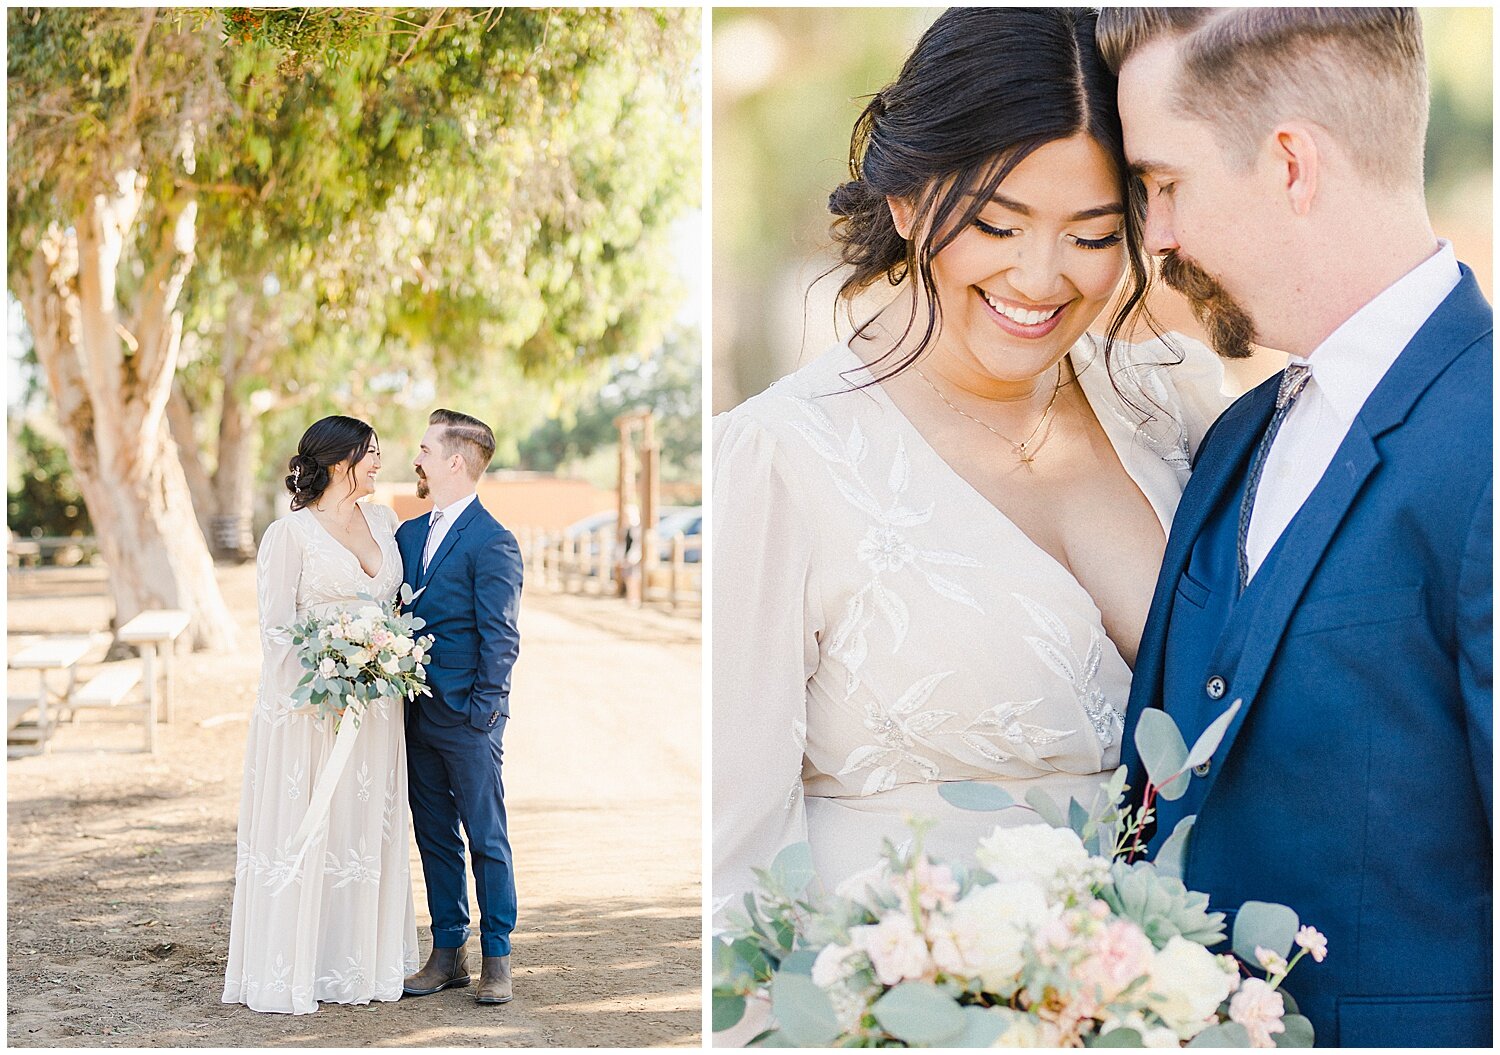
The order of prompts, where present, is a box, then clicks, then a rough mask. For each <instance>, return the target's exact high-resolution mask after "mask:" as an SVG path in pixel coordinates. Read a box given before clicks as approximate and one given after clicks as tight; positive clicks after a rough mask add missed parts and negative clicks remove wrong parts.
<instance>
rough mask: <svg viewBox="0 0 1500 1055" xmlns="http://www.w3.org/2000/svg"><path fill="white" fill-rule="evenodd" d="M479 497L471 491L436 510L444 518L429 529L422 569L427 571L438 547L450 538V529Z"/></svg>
mask: <svg viewBox="0 0 1500 1055" xmlns="http://www.w3.org/2000/svg"><path fill="white" fill-rule="evenodd" d="M478 497H479V495H478V494H476V493H475V492H473V491H470V492H469V493H468V494H466V495H464V496H463V497H462V498H460V499H459V500H458V501H457V502H454V503H453V504H452V505H448V506H444V507H443V508H442V509H440V510H434V512H440V513H442V514H443V516H442V519H441V520H439V521H438V522H437V523H436V524H433V525H432V527H431V528H430V529H428V532H427V546H426V548H425V549H423V550H422V567H423V569H424V570H425V569H426V567H427V564H428V562H429V561H431V560H432V555H433V554H434V553H436V552H437V551H438V547H439V546H441V545H442V544H443V539H445V538H446V537H447V536H448V529H449V528H450V527H452V526H453V522H454V521H455V520H457V519H458V518H459V517H460V516H461V515H462V514H463V511H464V510H465V509H468V508H469V503H470V502H472V501H474V499H476V498H478Z"/></svg>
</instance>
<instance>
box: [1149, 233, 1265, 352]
mask: <svg viewBox="0 0 1500 1055" xmlns="http://www.w3.org/2000/svg"><path fill="white" fill-rule="evenodd" d="M1161 277H1162V281H1164V282H1165V283H1166V284H1167V285H1168V286H1171V287H1172V288H1173V289H1175V290H1176V291H1177V292H1179V293H1181V294H1182V295H1183V296H1185V297H1187V299H1188V304H1189V306H1191V307H1192V309H1193V314H1194V315H1195V316H1197V318H1198V321H1199V322H1201V323H1202V324H1203V326H1204V328H1205V329H1207V330H1208V343H1209V345H1210V346H1212V348H1213V350H1214V351H1216V352H1218V353H1219V354H1220V355H1221V356H1223V357H1224V358H1225V359H1248V358H1249V357H1250V356H1251V355H1252V354H1253V353H1254V351H1255V348H1254V344H1255V323H1254V322H1253V321H1251V319H1250V315H1249V313H1248V312H1246V311H1245V309H1244V308H1242V307H1240V306H1239V303H1238V302H1237V301H1236V300H1235V299H1234V298H1233V297H1231V296H1230V295H1229V293H1228V291H1226V290H1225V289H1224V287H1223V286H1221V285H1219V282H1218V280H1217V279H1215V278H1214V277H1213V276H1212V275H1210V274H1209V273H1208V272H1206V271H1204V270H1203V269H1202V268H1200V267H1199V266H1198V265H1197V264H1194V263H1191V262H1189V261H1187V260H1184V259H1183V258H1182V257H1181V256H1179V255H1178V254H1177V252H1176V251H1175V250H1174V251H1172V252H1169V253H1167V254H1165V255H1164V256H1163V257H1162V258H1161Z"/></svg>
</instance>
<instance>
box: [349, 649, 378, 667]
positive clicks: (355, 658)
mask: <svg viewBox="0 0 1500 1055" xmlns="http://www.w3.org/2000/svg"><path fill="white" fill-rule="evenodd" d="M373 656H374V653H372V652H371V651H370V650H369V649H367V648H362V649H360V650H359V651H358V652H356V653H354V655H352V656H350V657H349V662H350V664H351V665H353V666H356V667H362V666H364V665H365V664H366V663H368V662H370V660H371V658H373Z"/></svg>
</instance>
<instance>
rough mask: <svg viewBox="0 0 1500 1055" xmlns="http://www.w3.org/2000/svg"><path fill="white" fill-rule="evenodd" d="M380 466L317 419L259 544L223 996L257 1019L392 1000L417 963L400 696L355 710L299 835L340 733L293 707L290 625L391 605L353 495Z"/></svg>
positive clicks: (390, 526) (347, 434) (390, 540)
mask: <svg viewBox="0 0 1500 1055" xmlns="http://www.w3.org/2000/svg"><path fill="white" fill-rule="evenodd" d="M379 469H380V448H379V445H378V443H377V441H376V437H375V430H374V429H372V428H371V427H370V426H369V425H367V424H365V423H364V422H363V421H359V420H357V419H355V418H349V417H343V416H337V415H336V416H333V417H327V418H323V419H322V420H320V421H317V422H314V423H313V424H312V426H311V427H310V428H308V430H307V431H306V432H305V433H303V435H302V440H301V442H300V443H299V444H298V445H297V453H296V455H295V456H294V457H293V458H292V459H291V462H290V463H289V465H288V471H289V473H290V475H289V476H287V478H286V486H287V490H289V491H290V492H291V493H292V512H291V514H290V515H288V516H285V517H282V518H281V519H280V520H277V521H276V522H275V523H273V524H272V525H271V526H270V528H269V529H267V531H266V534H265V537H264V538H263V539H262V540H261V545H260V554H259V557H258V559H257V563H256V582H257V587H258V595H259V600H260V627H261V651H262V666H261V678H260V692H259V695H258V697H257V699H256V705H255V711H254V713H253V714H252V715H251V718H250V732H249V742H248V744H247V745H246V748H245V775H244V783H243V785H242V790H241V793H240V821H239V835H238V840H237V847H238V855H237V862H236V865H235V885H234V909H233V915H232V917H231V921H230V929H229V964H228V967H227V970H226V971H225V978H224V995H223V998H222V999H223V1000H224V1002H226V1003H241V1004H246V1005H248V1006H249V1007H250V1008H252V1009H253V1010H255V1011H278V1012H290V1013H292V1014H298V1015H301V1014H308V1013H310V1012H313V1011H316V1010H317V1009H318V1002H319V1001H332V1002H336V1003H343V1004H365V1003H369V1002H370V1001H371V1000H399V999H400V998H401V985H402V980H403V978H404V977H405V976H406V975H407V974H409V973H410V972H411V971H413V970H415V969H416V966H417V928H416V916H415V913H414V911H413V908H412V887H411V874H410V869H409V856H408V855H409V849H408V847H409V841H408V836H407V831H408V825H409V821H408V816H409V815H408V813H407V799H406V746H405V740H404V738H403V735H402V704H401V701H399V700H390V701H384V702H383V704H381V703H377V704H374V705H372V706H370V707H369V708H368V709H367V710H366V711H365V712H364V714H363V715H362V716H361V719H360V723H359V728H358V732H357V738H356V740H355V742H354V748H353V754H352V755H351V756H350V757H349V758H348V760H347V763H346V764H345V767H344V770H343V772H342V774H341V775H339V777H338V779H337V782H336V783H335V784H333V785H332V798H331V800H327V806H326V807H325V808H326V816H322V817H321V818H320V817H317V816H315V817H314V818H312V821H313V822H314V823H313V824H312V825H311V835H310V836H308V837H305V840H304V841H305V845H302V844H299V843H298V840H297V836H299V835H303V834H304V833H302V832H299V828H301V827H302V825H303V822H304V819H305V818H307V815H308V812H309V809H310V808H313V809H315V810H316V808H317V807H318V805H319V803H318V802H317V801H315V800H317V799H318V798H319V796H318V788H319V779H320V777H322V776H323V774H324V772H325V767H326V766H327V764H328V760H329V754H330V752H331V751H332V749H333V744H334V729H333V723H332V722H330V721H327V720H325V719H323V718H319V717H317V716H315V715H311V714H305V713H296V712H294V710H293V708H294V706H295V705H294V704H293V702H292V700H291V698H290V696H291V691H292V689H293V688H294V687H295V686H296V684H297V682H298V680H299V679H300V678H301V676H302V669H301V666H300V665H299V662H298V658H297V654H296V651H295V649H294V647H293V646H292V643H291V638H290V636H289V635H288V634H287V633H286V632H285V630H284V629H283V628H284V627H286V626H287V625H289V624H291V623H293V622H296V621H297V620H300V619H302V618H304V617H305V616H307V615H308V614H309V613H317V614H320V615H321V614H327V613H329V612H336V611H338V610H339V609H340V608H351V607H360V606H364V605H368V604H369V603H370V599H371V598H373V599H374V600H375V601H377V602H379V603H382V604H383V603H388V602H389V601H390V600H391V599H392V598H393V597H394V596H395V594H396V589H397V587H398V586H399V585H400V583H401V555H400V553H399V552H398V551H397V549H396V541H395V530H396V515H395V511H394V510H392V509H389V508H387V507H385V506H380V505H373V504H369V503H363V502H360V501H359V499H361V498H363V497H365V496H366V495H370V494H373V493H374V491H375V474H376V472H377V471H378V470H379ZM318 812H321V811H318Z"/></svg>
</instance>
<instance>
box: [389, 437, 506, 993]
mask: <svg viewBox="0 0 1500 1055" xmlns="http://www.w3.org/2000/svg"><path fill="white" fill-rule="evenodd" d="M427 423H428V428H427V432H426V434H425V435H424V436H423V437H422V446H421V453H420V454H418V456H417V459H416V462H415V467H416V470H417V497H418V498H427V497H429V496H430V497H431V498H432V502H433V511H432V512H431V513H429V514H428V515H427V516H421V517H416V518H414V519H412V520H408V521H407V522H406V523H404V524H402V525H401V527H400V528H399V529H397V531H396V542H397V544H398V545H399V546H400V548H401V562H402V565H403V566H404V568H405V572H406V575H405V578H406V582H407V583H408V584H410V585H411V587H412V589H413V590H417V591H420V592H419V593H418V595H417V596H416V598H415V599H414V600H413V602H412V604H411V605H410V606H409V611H411V612H414V613H415V614H417V615H419V616H421V617H422V618H423V619H425V620H426V621H427V625H426V627H425V628H424V629H423V631H422V633H424V634H431V635H432V636H433V638H434V641H433V646H432V654H431V657H430V659H429V661H428V664H427V683H428V686H429V687H430V688H431V689H432V695H431V696H424V697H419V698H418V699H417V700H416V701H415V702H414V703H413V704H412V705H411V706H410V707H409V708H408V710H407V718H406V762H407V772H408V775H409V778H410V779H409V783H410V792H409V795H410V798H411V814H412V828H413V831H414V832H415V833H416V837H417V849H418V850H419V851H420V852H421V855H422V874H423V875H424V876H425V877H426V879H427V909H428V912H429V913H430V915H431V917H432V955H431V956H430V957H428V960H427V964H426V966H424V967H423V968H422V969H421V970H420V971H418V972H417V973H416V974H414V975H412V976H411V977H410V978H408V979H406V985H405V992H406V994H407V995H408V996H427V995H429V994H431V993H436V992H439V991H440V990H443V989H448V988H451V987H454V986H465V985H468V984H469V972H468V965H467V964H466V963H465V960H464V943H465V942H466V941H467V940H468V937H469V894H468V890H467V888H466V886H465V881H464V844H463V841H462V840H461V839H460V837H459V825H460V823H461V824H462V825H463V829H464V831H465V832H466V833H467V835H468V841H469V852H470V854H471V856H472V857H473V865H474V889H475V892H476V893H477V894H478V900H479V944H480V951H481V954H482V956H483V963H482V966H481V970H480V977H479V987H478V988H477V989H476V990H475V994H474V996H475V999H476V1000H477V1001H478V1002H479V1003H481V1004H504V1003H507V1002H509V1000H510V999H511V974H510V934H511V931H512V930H513V929H514V928H515V924H516V885H515V879H514V876H513V875H512V872H511V861H510V840H509V838H508V837H507V835H506V830H505V789H504V787H503V786H502V784H501V781H500V755H501V750H500V741H501V738H502V737H503V736H504V733H505V723H506V720H507V718H508V717H509V715H510V700H509V697H510V671H511V667H513V666H514V665H515V662H516V655H517V653H518V652H519V651H520V645H521V639H520V635H519V634H518V633H517V631H516V614H517V611H518V609H519V607H520V600H521V553H520V549H519V547H517V545H516V540H515V537H514V536H513V535H511V533H510V532H509V531H507V530H505V528H503V527H501V526H500V524H499V523H497V522H496V520H495V518H494V517H492V516H490V514H489V513H488V512H487V511H486V510H485V508H484V506H482V505H480V504H479V498H478V496H477V495H476V494H475V493H474V488H475V486H476V484H477V483H478V481H479V478H480V476H481V475H483V473H484V471H485V469H487V468H488V467H489V464H490V459H491V458H492V457H493V456H494V454H495V436H494V433H492V432H491V431H490V428H489V426H488V425H486V424H485V423H484V422H482V421H480V420H479V419H478V418H473V417H470V416H469V415H467V414H459V413H457V412H456V411H452V410H437V411H434V412H433V413H432V416H431V417H430V418H428V419H427Z"/></svg>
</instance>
